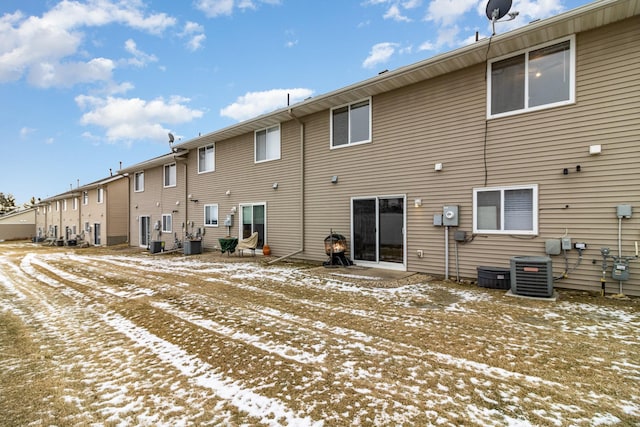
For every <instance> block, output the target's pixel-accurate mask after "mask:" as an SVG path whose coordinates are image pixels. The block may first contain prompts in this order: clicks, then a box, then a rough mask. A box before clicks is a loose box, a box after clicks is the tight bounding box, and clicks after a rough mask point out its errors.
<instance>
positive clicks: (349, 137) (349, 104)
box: [329, 96, 373, 150]
mask: <svg viewBox="0 0 640 427" xmlns="http://www.w3.org/2000/svg"><path fill="white" fill-rule="evenodd" d="M365 101H367V102H368V104H369V105H368V106H369V129H368V132H369V138H368V139H366V140H363V141H358V142H351V117H349V125H348V130H349V136H348V137H347V138H348V141H347V143H346V144H341V145H334V143H333V112H334V111H335V110H337V109H339V108H344V107H348V111H349V113H350V112H351V107H352V106H353V105H356V104H360V103H362V102H365ZM372 103H373V102H372V97H370V96H369V97H367V98H362V99H360V100H357V101H353V102H349V103H347V104H342V105H338V106H335V107H332V108H331V109H330V110H329V148H330V149H331V150H334V149H339V148H345V147H352V146H354V145H360V144H369V143H371V141H373V135H372V132H373V131H372V129H373V125H372V123H373V109H372Z"/></svg>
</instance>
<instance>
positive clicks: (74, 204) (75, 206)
mask: <svg viewBox="0 0 640 427" xmlns="http://www.w3.org/2000/svg"><path fill="white" fill-rule="evenodd" d="M71 206H72V209H73V210H74V211H77V210H78V198H77V197H74V198H73V199H71Z"/></svg>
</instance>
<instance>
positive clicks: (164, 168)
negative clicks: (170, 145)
mask: <svg viewBox="0 0 640 427" xmlns="http://www.w3.org/2000/svg"><path fill="white" fill-rule="evenodd" d="M171 166H173V170H174V173H173V178H174V179H173V181H174V182H173V184H171V183H169V185H167V167H171ZM169 170H171V169H169ZM169 181H171V180H169ZM176 185H178V164H177V163H176V162H172V163H167V164H165V165H163V166H162V186H163V188H171V187H175V186H176Z"/></svg>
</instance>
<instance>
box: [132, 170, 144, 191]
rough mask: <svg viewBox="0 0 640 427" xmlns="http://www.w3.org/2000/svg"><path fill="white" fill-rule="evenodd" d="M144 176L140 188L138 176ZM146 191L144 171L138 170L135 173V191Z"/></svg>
mask: <svg viewBox="0 0 640 427" xmlns="http://www.w3.org/2000/svg"><path fill="white" fill-rule="evenodd" d="M139 176H141V177H142V186H141V187H142V188H138V177H139ZM143 191H144V171H140V172H136V173H134V174H133V192H134V193H142V192H143Z"/></svg>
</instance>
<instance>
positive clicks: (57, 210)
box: [56, 200, 60, 212]
mask: <svg viewBox="0 0 640 427" xmlns="http://www.w3.org/2000/svg"><path fill="white" fill-rule="evenodd" d="M56 212H60V200H56Z"/></svg>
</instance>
